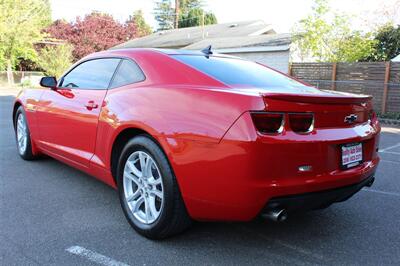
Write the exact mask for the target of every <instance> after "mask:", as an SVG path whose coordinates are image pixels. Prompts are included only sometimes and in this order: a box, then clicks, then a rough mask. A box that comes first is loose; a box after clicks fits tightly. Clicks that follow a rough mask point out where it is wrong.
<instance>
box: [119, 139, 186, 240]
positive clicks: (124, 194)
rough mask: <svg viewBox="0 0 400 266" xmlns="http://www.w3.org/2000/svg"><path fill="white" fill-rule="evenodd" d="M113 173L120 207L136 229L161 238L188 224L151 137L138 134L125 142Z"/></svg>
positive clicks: (167, 167) (163, 159) (175, 186)
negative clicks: (115, 172)
mask: <svg viewBox="0 0 400 266" xmlns="http://www.w3.org/2000/svg"><path fill="white" fill-rule="evenodd" d="M117 173H118V176H117V183H118V191H119V198H120V201H121V206H122V209H123V211H124V214H125V216H126V218H127V219H128V221H129V223H130V224H131V226H132V227H133V228H134V229H135V230H136V231H137V232H139V233H140V234H142V235H143V236H145V237H148V238H151V239H162V238H166V237H168V236H171V235H174V234H177V233H180V232H182V231H183V230H185V229H186V228H187V227H188V226H189V225H190V223H191V220H190V218H189V216H188V214H187V211H186V208H185V206H184V203H183V200H182V197H181V194H180V191H179V187H178V184H177V181H176V178H175V176H174V174H173V171H172V169H171V167H170V165H169V163H168V160H167V157H166V156H165V155H164V153H163V152H162V150H161V149H160V148H159V146H158V145H157V144H156V143H155V142H154V141H153V140H152V139H151V138H149V137H147V136H144V135H142V136H138V137H135V138H133V139H132V140H130V141H129V142H128V143H127V144H126V146H125V148H124V149H123V151H122V153H121V156H120V159H119V164H118V171H117Z"/></svg>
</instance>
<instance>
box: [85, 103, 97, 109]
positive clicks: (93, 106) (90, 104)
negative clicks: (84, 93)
mask: <svg viewBox="0 0 400 266" xmlns="http://www.w3.org/2000/svg"><path fill="white" fill-rule="evenodd" d="M85 107H86V109H88V110H89V111H91V110H93V109H96V108H98V107H99V105H98V104H97V103H95V102H94V101H88V103H87V104H85Z"/></svg>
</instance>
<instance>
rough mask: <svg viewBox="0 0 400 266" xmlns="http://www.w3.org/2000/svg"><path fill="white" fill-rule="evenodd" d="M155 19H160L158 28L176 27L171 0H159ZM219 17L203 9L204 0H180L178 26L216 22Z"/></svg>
mask: <svg viewBox="0 0 400 266" xmlns="http://www.w3.org/2000/svg"><path fill="white" fill-rule="evenodd" d="M154 11H155V12H154V14H155V19H156V20H157V21H158V24H159V28H158V30H167V29H173V28H174V20H175V16H176V14H175V9H174V8H173V7H172V3H171V0H159V1H158V2H156V8H155V9H154ZM216 23H217V18H216V16H215V15H214V14H213V13H211V12H206V11H205V10H204V9H203V1H202V0H179V20H178V27H179V28H185V27H194V26H201V25H209V24H216Z"/></svg>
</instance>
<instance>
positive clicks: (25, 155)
mask: <svg viewBox="0 0 400 266" xmlns="http://www.w3.org/2000/svg"><path fill="white" fill-rule="evenodd" d="M20 116H22V117H23V119H24V122H25V125H26V127H25V134H26V136H27V139H26V148H25V149H23V150H21V149H20V144H19V143H18V136H17V127H18V124H17V123H18V118H19V117H20ZM14 128H15V140H16V142H17V149H18V154H19V156H21V158H22V159H24V160H27V161H30V160H33V159H35V158H36V156H35V155H33V153H32V141H31V133H30V131H29V125H28V121H27V119H26V114H25V111H24V108H23V107H22V106H20V107H19V108H18V109H17V112H16V113H15V117H14Z"/></svg>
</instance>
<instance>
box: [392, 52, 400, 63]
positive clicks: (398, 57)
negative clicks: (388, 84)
mask: <svg viewBox="0 0 400 266" xmlns="http://www.w3.org/2000/svg"><path fill="white" fill-rule="evenodd" d="M391 61H392V62H400V54H399V55H398V56H396V57H395V58H393V59H392V60H391Z"/></svg>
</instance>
